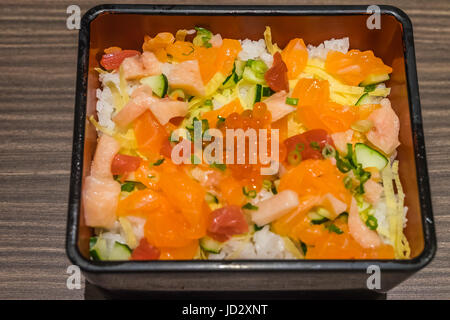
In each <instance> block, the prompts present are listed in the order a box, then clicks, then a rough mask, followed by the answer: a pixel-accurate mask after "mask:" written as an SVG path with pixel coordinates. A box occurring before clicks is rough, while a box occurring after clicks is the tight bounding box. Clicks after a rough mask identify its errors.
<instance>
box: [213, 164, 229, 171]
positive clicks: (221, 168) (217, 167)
mask: <svg viewBox="0 0 450 320" xmlns="http://www.w3.org/2000/svg"><path fill="white" fill-rule="evenodd" d="M209 166H210V167H211V168H216V169H219V170H220V171H225V169H226V168H227V166H226V165H225V164H223V163H215V162H213V163H211V164H210V165H209Z"/></svg>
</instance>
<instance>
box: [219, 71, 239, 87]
mask: <svg viewBox="0 0 450 320" xmlns="http://www.w3.org/2000/svg"><path fill="white" fill-rule="evenodd" d="M238 81H239V76H238V75H237V74H236V72H234V71H233V72H232V73H231V74H230V75H229V76H228V77H227V78H226V79H225V81H224V82H223V83H222V89H227V88H232V87H234V86H235V85H236V84H237V83H238Z"/></svg>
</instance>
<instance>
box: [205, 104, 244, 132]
mask: <svg viewBox="0 0 450 320" xmlns="http://www.w3.org/2000/svg"><path fill="white" fill-rule="evenodd" d="M242 111H244V108H242V105H241V102H240V100H239V98H236V99H234V100H233V101H231V102H230V103H228V104H226V105H224V106H222V107H221V108H219V109H216V110H212V111H208V112H205V113H204V114H203V115H202V116H201V118H202V119H206V120H208V123H209V127H210V128H215V127H216V125H217V121H218V120H219V118H218V117H219V116H220V117H222V118H224V119H226V118H227V117H228V116H229V115H230V114H232V113H234V112H236V113H241V112H242Z"/></svg>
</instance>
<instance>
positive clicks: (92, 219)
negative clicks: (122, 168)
mask: <svg viewBox="0 0 450 320" xmlns="http://www.w3.org/2000/svg"><path fill="white" fill-rule="evenodd" d="M119 149H120V145H119V143H118V142H117V141H116V140H114V138H112V137H110V136H108V135H106V134H103V135H102V136H101V137H100V139H99V141H98V144H97V150H96V151H95V156H94V160H93V162H92V167H91V175H90V176H88V177H86V179H85V181H84V185H83V192H82V203H83V207H84V218H85V221H86V225H87V226H90V227H105V228H111V227H113V225H114V222H115V221H116V209H117V204H118V202H119V194H120V184H119V183H118V182H117V181H115V180H114V179H113V175H112V173H111V164H112V161H113V159H114V156H115V155H116V154H117V152H118V151H119Z"/></svg>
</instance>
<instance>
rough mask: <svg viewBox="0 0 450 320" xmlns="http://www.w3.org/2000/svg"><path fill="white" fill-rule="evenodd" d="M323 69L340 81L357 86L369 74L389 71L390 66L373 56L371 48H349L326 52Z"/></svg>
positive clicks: (390, 69)
mask: <svg viewBox="0 0 450 320" xmlns="http://www.w3.org/2000/svg"><path fill="white" fill-rule="evenodd" d="M325 70H326V71H327V72H328V73H330V74H332V75H333V76H334V77H336V78H338V79H339V80H341V81H342V82H344V83H346V84H349V85H352V86H357V85H359V84H360V83H361V82H362V81H363V80H364V79H366V78H367V76H369V75H370V74H376V75H378V74H384V73H391V72H392V68H391V67H389V66H387V65H385V64H384V63H383V60H381V59H380V58H377V57H375V55H374V54H373V51H372V50H368V51H362V52H361V51H359V50H350V51H349V52H347V53H346V54H345V53H342V52H338V51H330V52H328V55H327V59H326V61H325Z"/></svg>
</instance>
